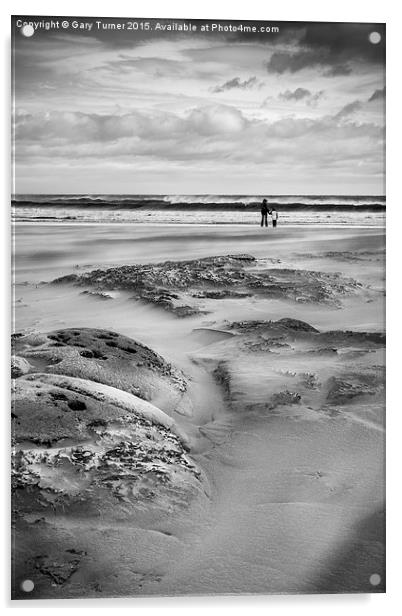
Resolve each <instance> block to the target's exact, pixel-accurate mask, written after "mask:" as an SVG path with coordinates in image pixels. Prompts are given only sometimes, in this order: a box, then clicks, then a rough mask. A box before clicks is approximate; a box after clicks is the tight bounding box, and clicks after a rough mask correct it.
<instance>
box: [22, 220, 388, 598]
mask: <svg viewBox="0 0 402 616" xmlns="http://www.w3.org/2000/svg"><path fill="white" fill-rule="evenodd" d="M177 216H178V217H179V214H177ZM370 216H373V218H370V220H366V222H365V223H364V224H363V225H356V224H346V222H348V223H349V222H350V221H349V219H348V220H347V221H346V222H345V221H343V222H342V221H341V223H340V224H317V225H311V224H304V225H303V224H299V225H292V224H290V223H288V224H285V225H281V218H279V226H278V227H277V228H276V229H273V228H272V226H269V227H268V229H265V228H264V229H262V228H260V227H259V226H258V225H259V219H258V213H257V214H256V213H255V212H254V218H255V224H254V225H251V224H243V225H241V224H217V223H216V222H214V224H200V223H198V224H194V223H193V224H188V225H186V224H175V223H174V222H172V220H171V219H169V221H170V224H161V223H159V222H158V220H156V221H154V223H153V224H147V223H146V221H145V219H144V220H143V221H142V222H141V224H121V223H119V222H117V221H113V222H110V221H109V222H105V221H103V222H102V223H101V222H97V223H91V222H80V223H78V222H76V223H74V222H70V221H67V220H63V222H55V223H54V224H52V223H51V222H43V221H40V222H38V221H37V222H18V223H17V224H16V225H15V226H14V250H15V255H14V303H13V310H14V334H15V335H14V338H13V353H14V357H15V359H14V364H13V370H14V376H15V380H14V395H13V400H14V403H15V404H14V409H13V413H14V415H15V416H14V427H13V437H14V454H15V458H16V460H17V462H16V465H15V493H14V494H15V496H14V498H15V499H16V500H15V501H14V509H16V515H15V519H14V533H15V539H14V542H15V543H14V547H15V549H14V578H13V595H14V597H15V598H23V597H24V596H25V597H26V595H24V593H23V592H22V591H21V590H20V584H21V580H22V579H25V578H28V579H32V580H34V582H35V590H34V591H33V593H32V595H33V596H34V598H35V597H36V598H56V597H59V598H67V597H82V596H86V597H102V596H105V597H110V596H152V595H159V596H160V595H162V596H163V595H186V594H190V595H206V594H237V593H242V594H244V593H258V594H272V593H280V594H281V593H318V592H321V593H322V592H328V593H332V592H346V593H352V592H383V591H384V589H385V547H384V545H385V523H384V515H385V511H384V507H385V504H384V503H385V480H384V446H385V442H384V441H385V408H384V384H385V322H384V305H385V298H384V293H385V281H384V276H385V270H384V265H385V264H384V260H385V231H384V228H383V227H382V226H376V219H377V217H378V215H377V213H374V214H370ZM165 219H166V217H165ZM32 401H34V402H32ZM67 406H68V408H67ZM29 413H34V415H35V417H37V420H35V421H33V420H32V416H30V415H29ZM44 413H45V415H44ZM68 413H70V414H68ZM42 417H47V418H48V419H47V420H46V421H45V420H43V421H42V420H41V418H42ZM372 576H375V577H372ZM376 576H377V577H376ZM370 580H371V581H370ZM32 595H30V598H32Z"/></svg>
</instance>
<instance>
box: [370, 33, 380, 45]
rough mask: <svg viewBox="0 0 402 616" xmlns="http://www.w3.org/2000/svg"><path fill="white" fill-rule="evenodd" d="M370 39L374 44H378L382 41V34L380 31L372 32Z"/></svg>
mask: <svg viewBox="0 0 402 616" xmlns="http://www.w3.org/2000/svg"><path fill="white" fill-rule="evenodd" d="M369 41H370V43H373V45H378V43H379V42H380V41H381V34H380V33H379V32H370V34H369Z"/></svg>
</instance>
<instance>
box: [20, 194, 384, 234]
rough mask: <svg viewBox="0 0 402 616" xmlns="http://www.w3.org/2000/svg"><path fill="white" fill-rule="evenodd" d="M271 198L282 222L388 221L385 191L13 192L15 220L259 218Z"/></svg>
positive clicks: (367, 223) (148, 221)
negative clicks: (367, 193)
mask: <svg viewBox="0 0 402 616" xmlns="http://www.w3.org/2000/svg"><path fill="white" fill-rule="evenodd" d="M263 198H266V199H267V201H268V207H269V208H271V209H272V208H275V209H276V210H277V211H278V214H279V225H317V224H318V225H347V226H355V225H356V226H367V227H383V226H384V225H385V197H384V196H378V195H375V196H361V195H359V196H354V195H342V196H339V195H336V196H335V195H135V194H133V195H111V194H110V195H101V194H60V195H50V194H47V195H45V194H42V195H39V194H36V195H23V194H18V195H13V196H12V218H13V221H14V222H17V223H19V222H24V223H27V222H30V223H34V222H38V223H126V224H130V223H132V224H143V223H146V224H153V223H155V224H213V225H219V224H231V225H233V224H241V225H255V224H259V220H260V206H261V202H262V199H263Z"/></svg>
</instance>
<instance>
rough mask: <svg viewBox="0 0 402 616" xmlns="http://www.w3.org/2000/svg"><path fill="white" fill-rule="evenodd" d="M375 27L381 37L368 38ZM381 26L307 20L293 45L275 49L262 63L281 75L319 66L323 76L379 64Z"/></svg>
mask: <svg viewBox="0 0 402 616" xmlns="http://www.w3.org/2000/svg"><path fill="white" fill-rule="evenodd" d="M373 31H376V32H378V33H379V34H380V36H381V40H380V42H379V44H378V45H374V44H372V43H371V42H370V39H369V36H370V33H371V32H373ZM384 60H385V28H384V25H383V24H334V23H331V24H323V23H319V22H317V23H309V24H306V27H305V29H304V31H303V33H301V31H300V34H299V38H298V39H296V41H295V44H294V49H291V50H286V51H283V50H282V51H280V50H278V51H275V52H274V53H273V54H272V56H271V57H270V58H269V60H268V61H267V62H266V64H265V66H266V69H267V71H268V72H269V73H274V74H278V75H283V74H284V73H296V72H299V71H302V70H304V69H317V68H318V69H319V70H321V72H322V74H323V76H325V77H336V76H344V75H350V74H351V73H352V71H353V70H354V67H355V66H356V65H357V64H362V63H364V64H366V65H383V64H384Z"/></svg>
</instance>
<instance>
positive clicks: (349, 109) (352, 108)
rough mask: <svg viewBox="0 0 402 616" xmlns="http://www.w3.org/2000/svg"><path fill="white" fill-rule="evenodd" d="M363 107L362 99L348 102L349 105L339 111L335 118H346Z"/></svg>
mask: <svg viewBox="0 0 402 616" xmlns="http://www.w3.org/2000/svg"><path fill="white" fill-rule="evenodd" d="M362 107H363V103H362V102H361V101H359V100H356V101H352V102H351V103H348V104H347V105H345V106H344V107H342V109H341V110H340V111H338V113H337V114H336V115H335V118H338V119H341V118H346V117H348V116H350V115H353V114H354V113H356V111H360V109H362Z"/></svg>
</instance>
